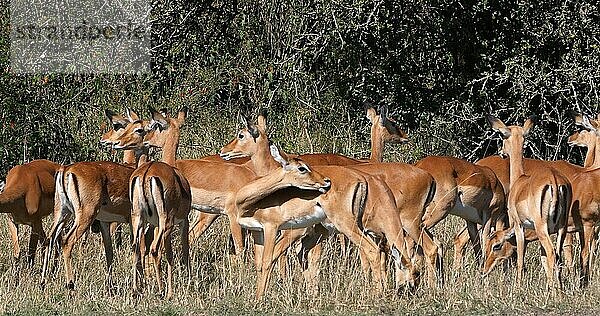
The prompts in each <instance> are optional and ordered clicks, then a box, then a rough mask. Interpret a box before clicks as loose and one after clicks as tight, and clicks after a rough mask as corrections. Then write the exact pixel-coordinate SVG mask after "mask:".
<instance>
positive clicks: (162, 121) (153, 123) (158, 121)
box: [148, 106, 169, 130]
mask: <svg viewBox="0 0 600 316" xmlns="http://www.w3.org/2000/svg"><path fill="white" fill-rule="evenodd" d="M148 110H149V111H150V115H151V116H152V119H151V120H150V124H148V129H159V130H165V129H167V128H168V127H169V122H168V121H167V119H166V118H165V117H164V115H162V114H161V113H160V112H158V111H156V110H155V109H154V108H153V107H151V106H148Z"/></svg>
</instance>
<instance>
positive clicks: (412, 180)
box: [221, 120, 443, 283]
mask: <svg viewBox="0 0 600 316" xmlns="http://www.w3.org/2000/svg"><path fill="white" fill-rule="evenodd" d="M259 122H261V121H260V120H259ZM252 131H254V132H252ZM253 134H254V135H253ZM268 151H269V140H268V138H267V136H266V130H265V123H264V121H262V123H259V124H258V125H252V126H250V127H246V128H244V129H242V130H241V131H240V132H238V137H236V138H235V139H234V140H232V141H231V142H230V143H229V144H227V145H226V146H225V147H223V149H222V150H221V154H222V155H223V156H234V157H239V156H243V155H250V161H252V162H253V164H254V166H255V169H256V170H268V169H269V168H270V167H272V166H273V165H274V163H275V162H274V161H273V160H272V158H270V161H269V160H268V159H265V157H269V156H268V154H267V153H268ZM324 167H325V166H318V165H312V168H313V169H315V170H317V171H319V172H320V173H322V174H324V175H326V176H327V177H329V178H332V177H334V175H331V174H329V173H328V172H333V173H348V174H350V171H349V170H348V169H352V170H354V171H355V172H359V174H360V175H361V177H365V178H366V179H367V180H366V181H367V182H368V183H371V182H377V181H380V180H383V181H384V182H385V183H384V185H385V186H386V187H387V186H389V187H388V189H387V190H388V191H389V190H391V191H392V192H394V193H396V194H395V195H393V197H394V203H393V204H391V206H389V207H391V208H392V209H394V210H396V211H395V212H394V213H395V215H390V214H389V209H388V210H386V211H383V210H381V211H379V212H387V213H385V214H388V216H390V217H392V216H399V218H400V221H401V223H402V227H403V228H404V229H405V230H406V231H407V233H408V234H409V236H411V237H412V238H414V239H415V240H420V241H421V244H422V247H423V249H424V252H425V255H426V258H427V263H428V266H429V268H430V271H431V272H432V273H431V274H430V276H431V278H433V276H434V275H437V276H438V280H439V281H441V279H442V278H443V277H442V274H443V273H442V270H441V269H442V267H441V255H440V254H439V253H438V250H440V248H438V246H437V245H436V243H435V242H434V241H433V239H432V237H431V235H430V233H429V232H428V231H427V230H423V227H422V225H421V217H422V216H423V211H424V208H425V206H426V205H427V203H429V200H430V199H431V196H433V192H434V191H435V183H434V181H433V179H432V178H431V176H430V175H429V174H427V173H426V172H424V171H422V170H420V169H418V168H415V167H413V166H410V165H407V164H402V163H387V164H358V165H355V166H348V167H344V168H342V167H340V166H331V167H330V169H327V170H326V171H321V170H322V169H321V168H324ZM331 168H333V169H331ZM338 181H342V180H338ZM363 181H365V180H363ZM332 183H334V186H335V183H337V182H336V181H334V180H333V178H332ZM372 186H373V187H374V188H376V187H381V185H379V184H377V185H372ZM369 187H371V185H369ZM381 191H382V192H385V190H383V189H381ZM369 196H371V193H369ZM378 197H379V195H373V197H372V198H374V199H377V198H378ZM382 199H383V198H382ZM375 209H376V208H375ZM375 209H374V210H373V212H375V213H374V214H377V215H373V216H372V219H371V220H370V221H365V224H364V227H365V229H366V230H367V231H370V230H371V231H373V232H381V229H382V228H381V227H384V226H385V223H383V222H385V219H384V218H385V217H384V216H380V215H379V214H381V213H377V212H376V211H375ZM382 209H386V208H385V207H382ZM376 234H380V233H376ZM384 235H385V236H388V234H384ZM294 237H295V238H297V237H300V236H298V235H297V236H294ZM295 238H292V237H290V238H287V239H286V240H288V243H291V242H292V241H293V240H295ZM386 238H387V237H386ZM282 248H285V247H282ZM403 248H404V247H402V248H399V250H402V249H403ZM369 261H371V260H369ZM378 262H379V260H378ZM363 267H364V268H367V267H365V266H364V265H363ZM371 268H372V269H374V270H377V269H379V268H374V267H373V266H371ZM432 280H433V279H430V283H433V281H432Z"/></svg>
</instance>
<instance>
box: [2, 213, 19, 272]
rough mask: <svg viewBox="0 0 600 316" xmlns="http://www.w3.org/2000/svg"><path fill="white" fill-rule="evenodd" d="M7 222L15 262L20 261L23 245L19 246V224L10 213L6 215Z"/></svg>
mask: <svg viewBox="0 0 600 316" xmlns="http://www.w3.org/2000/svg"><path fill="white" fill-rule="evenodd" d="M6 224H7V226H8V231H9V232H10V239H11V241H12V246H13V258H14V260H15V262H18V261H19V257H20V256H21V247H20V246H19V226H17V224H16V223H15V221H14V219H13V217H12V215H10V214H8V216H7V217H6Z"/></svg>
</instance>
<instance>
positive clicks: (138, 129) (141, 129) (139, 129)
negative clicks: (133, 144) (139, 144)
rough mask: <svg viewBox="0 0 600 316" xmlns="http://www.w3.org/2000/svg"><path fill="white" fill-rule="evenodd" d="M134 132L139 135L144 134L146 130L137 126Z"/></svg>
mask: <svg viewBox="0 0 600 316" xmlns="http://www.w3.org/2000/svg"><path fill="white" fill-rule="evenodd" d="M133 132H134V133H136V134H138V135H143V134H144V132H145V131H144V129H143V128H136V129H135V130H134V131H133Z"/></svg>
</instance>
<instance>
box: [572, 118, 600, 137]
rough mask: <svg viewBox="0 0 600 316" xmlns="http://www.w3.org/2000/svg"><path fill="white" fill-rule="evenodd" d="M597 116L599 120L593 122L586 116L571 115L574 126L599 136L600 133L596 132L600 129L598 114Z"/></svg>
mask: <svg viewBox="0 0 600 316" xmlns="http://www.w3.org/2000/svg"><path fill="white" fill-rule="evenodd" d="M598 116H599V118H598V119H597V120H594V119H590V118H589V117H588V116H587V115H584V114H580V113H574V114H573V118H574V119H575V125H579V126H581V127H583V128H584V129H585V130H587V131H589V132H592V133H596V134H599V135H600V131H599V130H598V129H599V128H600V122H599V121H600V114H599V115H598Z"/></svg>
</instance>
